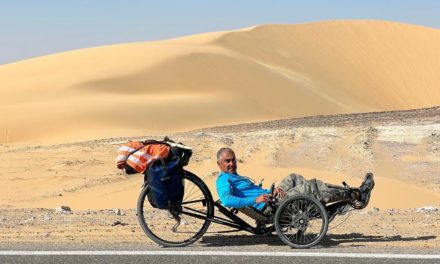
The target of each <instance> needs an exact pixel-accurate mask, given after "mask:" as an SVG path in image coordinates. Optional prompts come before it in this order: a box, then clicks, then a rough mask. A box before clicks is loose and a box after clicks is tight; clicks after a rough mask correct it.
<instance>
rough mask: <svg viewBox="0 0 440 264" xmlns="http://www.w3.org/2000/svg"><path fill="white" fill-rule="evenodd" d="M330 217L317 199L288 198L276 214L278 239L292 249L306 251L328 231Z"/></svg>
mask: <svg viewBox="0 0 440 264" xmlns="http://www.w3.org/2000/svg"><path fill="white" fill-rule="evenodd" d="M328 223H329V221H328V215H327V211H326V209H325V207H324V206H323V205H322V203H321V202H319V201H318V200H317V199H315V198H314V197H311V196H307V195H295V196H292V197H289V198H287V199H286V200H285V201H283V202H282V203H281V204H280V206H279V207H278V209H277V211H276V213H275V223H274V224H275V230H276V232H277V234H278V237H279V238H280V239H281V240H282V241H283V242H284V243H285V244H287V245H289V246H290V247H292V248H298V249H304V248H310V247H313V246H315V245H316V244H318V243H319V242H320V241H321V239H322V238H323V237H324V236H325V234H326V233H327V230H328Z"/></svg>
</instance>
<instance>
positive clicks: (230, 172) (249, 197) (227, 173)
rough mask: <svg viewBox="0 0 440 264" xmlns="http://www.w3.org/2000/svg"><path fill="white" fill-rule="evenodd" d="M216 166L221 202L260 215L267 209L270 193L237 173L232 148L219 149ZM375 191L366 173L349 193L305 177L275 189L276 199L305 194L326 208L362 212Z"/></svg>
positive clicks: (293, 176)
mask: <svg viewBox="0 0 440 264" xmlns="http://www.w3.org/2000/svg"><path fill="white" fill-rule="evenodd" d="M217 164H218V166H219V168H220V171H221V172H220V174H219V176H218V178H217V181H216V188H217V193H218V196H219V199H220V201H221V202H222V204H223V205H224V206H226V207H234V208H241V207H245V206H253V207H254V208H256V209H257V210H260V211H263V210H264V209H265V208H266V204H267V202H268V201H269V199H270V197H271V194H270V190H266V189H263V188H261V187H260V186H258V185H255V184H254V181H253V180H252V179H250V178H247V177H244V176H240V175H239V174H238V173H237V160H236V158H235V153H234V151H233V150H232V149H231V148H221V149H219V151H218V152H217ZM373 187H374V180H373V174H372V173H367V175H366V176H365V179H364V181H363V183H362V184H361V186H360V187H359V188H350V189H349V188H345V187H342V186H337V185H331V184H327V183H323V182H322V181H320V180H316V179H312V180H305V179H304V177H303V176H301V175H299V174H295V173H292V174H290V175H289V176H287V177H286V178H284V179H283V180H282V181H281V183H280V184H279V185H278V187H276V188H275V189H274V193H273V195H274V196H277V197H279V198H283V197H285V196H287V197H288V196H292V195H296V194H306V195H311V196H314V197H315V198H317V199H318V200H320V201H321V202H322V203H323V204H326V203H332V202H338V201H351V202H352V203H353V204H357V206H356V207H357V208H363V207H364V206H365V205H366V204H367V203H368V201H369V199H370V194H371V191H372V190H373ZM279 200H282V199H279ZM356 207H355V208H356Z"/></svg>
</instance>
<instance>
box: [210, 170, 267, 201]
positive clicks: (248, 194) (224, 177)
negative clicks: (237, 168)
mask: <svg viewBox="0 0 440 264" xmlns="http://www.w3.org/2000/svg"><path fill="white" fill-rule="evenodd" d="M216 188H217V194H218V197H219V199H220V201H221V202H222V204H223V205H224V206H226V207H234V208H241V207H245V206H253V207H255V208H256V209H258V210H263V209H264V207H265V205H266V204H265V203H258V204H257V203H255V199H256V198H257V197H258V196H259V195H261V194H268V193H270V190H266V189H263V188H261V187H260V186H258V185H255V184H254V183H253V182H252V181H251V180H249V179H248V178H246V177H243V176H240V175H238V174H231V173H225V172H221V173H220V175H219V176H218V178H217V181H216Z"/></svg>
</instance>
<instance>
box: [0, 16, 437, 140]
mask: <svg viewBox="0 0 440 264" xmlns="http://www.w3.org/2000/svg"><path fill="white" fill-rule="evenodd" d="M439 46H440V31H439V30H438V29H432V28H427V27H421V26H415V25H408V24H401V23H394V22H386V21H364V20H353V21H324V22H319V23H309V24H299V25H261V26H255V27H251V28H246V29H242V30H237V31H229V32H214V33H208V34H201V35H195V36H188V37H183V38H177V39H171V40H163V41H156V42H144V43H129V44H120V45H112V46H105V47H96V48H89V49H81V50H75V51H70V52H65V53H59V54H54V55H50V56H44V57H39V58H34V59H29V60H24V61H19V62H16V63H10V64H6V65H0V76H1V78H0V111H1V112H2V113H8V114H7V115H2V117H1V123H0V124H1V125H0V142H4V143H11V142H19V141H36V142H48V141H50V142H56V143H63V142H66V140H70V141H76V140H93V139H96V138H105V137H117V136H137V135H144V134H146V133H151V132H159V133H163V132H176V131H186V130H189V129H194V128H201V127H208V126H213V125H226V124H240V123H248V122H254V121H266V120H271V119H272V120H274V119H281V118H293V117H304V116H313V115H322V114H343V113H359V112H371V111H385V110H405V109H416V108H424V107H432V106H437V105H439V100H440V99H439V98H440V90H439V89H438V87H439V85H440V76H439V74H438V72H440V64H439V58H440V50H439V49H438V47H439ZM164 106H166V107H164Z"/></svg>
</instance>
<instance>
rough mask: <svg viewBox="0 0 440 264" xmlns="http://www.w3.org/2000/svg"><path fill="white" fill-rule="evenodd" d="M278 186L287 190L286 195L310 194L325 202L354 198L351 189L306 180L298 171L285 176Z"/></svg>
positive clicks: (314, 180)
mask: <svg viewBox="0 0 440 264" xmlns="http://www.w3.org/2000/svg"><path fill="white" fill-rule="evenodd" d="M278 187H279V188H281V189H282V190H284V191H285V192H286V197H290V196H293V195H298V194H304V195H310V196H313V197H315V198H316V199H318V200H319V201H321V202H322V203H323V204H326V203H332V202H339V201H350V200H352V199H353V197H352V191H351V190H348V189H346V188H344V187H342V186H338V185H332V184H327V183H324V182H322V181H320V180H316V179H312V180H306V179H304V177H303V176H302V175H300V174H296V173H292V174H290V175H289V176H287V177H285V178H284V179H283V180H282V181H281V183H280V184H279V185H278Z"/></svg>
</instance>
